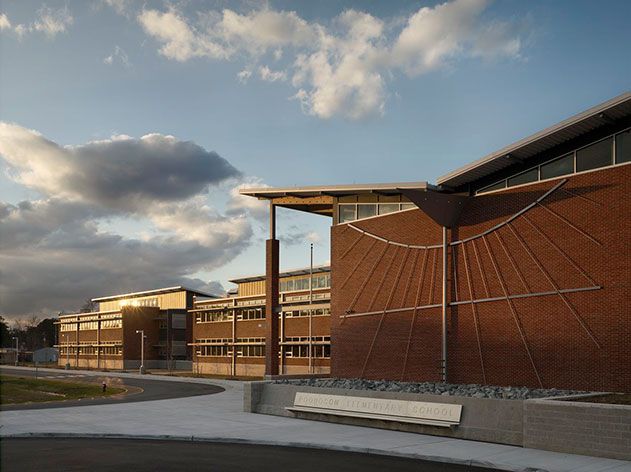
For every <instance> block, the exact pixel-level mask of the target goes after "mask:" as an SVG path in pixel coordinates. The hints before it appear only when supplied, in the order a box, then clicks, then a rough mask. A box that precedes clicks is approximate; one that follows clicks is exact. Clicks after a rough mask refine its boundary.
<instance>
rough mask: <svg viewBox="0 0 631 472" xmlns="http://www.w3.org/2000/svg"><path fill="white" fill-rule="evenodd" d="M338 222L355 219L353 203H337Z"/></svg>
mask: <svg viewBox="0 0 631 472" xmlns="http://www.w3.org/2000/svg"><path fill="white" fill-rule="evenodd" d="M338 208H339V213H340V223H345V222H347V221H353V220H356V219H357V215H356V214H355V205H339V207H338Z"/></svg>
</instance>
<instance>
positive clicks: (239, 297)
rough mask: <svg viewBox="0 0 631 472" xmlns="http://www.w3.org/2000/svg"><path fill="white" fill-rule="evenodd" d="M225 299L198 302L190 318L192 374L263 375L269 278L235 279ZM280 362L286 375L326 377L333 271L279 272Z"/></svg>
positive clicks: (267, 319) (309, 269)
mask: <svg viewBox="0 0 631 472" xmlns="http://www.w3.org/2000/svg"><path fill="white" fill-rule="evenodd" d="M231 282H232V283H234V284H236V285H237V288H236V289H235V290H232V291H230V292H229V293H228V296H227V297H226V298H215V299H207V300H205V299H201V298H199V297H198V298H196V300H195V301H194V303H193V307H192V309H191V310H189V313H190V314H191V321H192V329H193V336H192V337H193V342H192V343H191V345H192V347H193V371H194V372H196V373H200V374H217V375H236V376H263V375H264V374H265V357H266V336H267V334H266V333H267V325H268V324H269V322H270V317H269V316H267V313H269V312H268V311H267V308H266V304H265V300H266V295H265V293H266V292H265V291H266V279H265V275H256V276H252V277H243V278H239V279H234V280H231ZM278 282H279V283H278V292H279V298H278V305H277V307H276V311H275V313H276V317H277V320H276V325H277V326H278V327H279V331H278V339H277V343H278V350H277V351H276V352H277V356H278V364H279V372H280V373H283V374H307V373H313V374H324V373H328V372H329V371H330V357H331V335H330V330H331V316H330V300H331V269H330V267H328V266H320V267H313V268H312V269H311V268H306V269H299V270H292V271H287V272H282V273H279V274H278Z"/></svg>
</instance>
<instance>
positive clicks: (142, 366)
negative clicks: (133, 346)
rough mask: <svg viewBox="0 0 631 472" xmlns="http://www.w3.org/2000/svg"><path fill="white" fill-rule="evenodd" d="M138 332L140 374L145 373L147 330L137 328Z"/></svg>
mask: <svg viewBox="0 0 631 472" xmlns="http://www.w3.org/2000/svg"><path fill="white" fill-rule="evenodd" d="M136 334H140V374H141V375H142V374H144V373H145V337H146V336H145V331H144V330H142V329H137V330H136Z"/></svg>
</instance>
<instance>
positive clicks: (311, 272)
mask: <svg viewBox="0 0 631 472" xmlns="http://www.w3.org/2000/svg"><path fill="white" fill-rule="evenodd" d="M309 251H310V255H311V262H310V264H309V373H310V374H312V373H313V339H312V338H313V308H312V307H311V305H313V243H311V245H310V248H309Z"/></svg>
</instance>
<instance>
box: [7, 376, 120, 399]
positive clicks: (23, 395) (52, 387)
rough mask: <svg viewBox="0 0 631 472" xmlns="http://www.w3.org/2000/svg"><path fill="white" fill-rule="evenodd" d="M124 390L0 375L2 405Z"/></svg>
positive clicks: (106, 394)
mask: <svg viewBox="0 0 631 472" xmlns="http://www.w3.org/2000/svg"><path fill="white" fill-rule="evenodd" d="M124 391H125V390H124V389H122V388H116V387H110V386H108V387H107V391H106V392H105V393H103V392H102V391H101V386H100V385H98V384H90V383H79V382H66V381H61V380H43V379H35V378H33V377H14V376H10V375H1V376H0V403H1V404H3V405H5V404H14V403H27V402H48V401H55V400H57V401H58V400H77V399H79V398H92V397H104V396H105V397H106V396H110V395H115V394H117V393H122V392H124Z"/></svg>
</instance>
